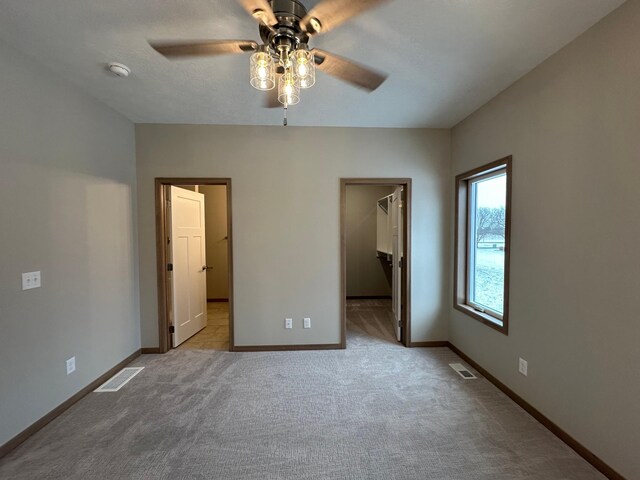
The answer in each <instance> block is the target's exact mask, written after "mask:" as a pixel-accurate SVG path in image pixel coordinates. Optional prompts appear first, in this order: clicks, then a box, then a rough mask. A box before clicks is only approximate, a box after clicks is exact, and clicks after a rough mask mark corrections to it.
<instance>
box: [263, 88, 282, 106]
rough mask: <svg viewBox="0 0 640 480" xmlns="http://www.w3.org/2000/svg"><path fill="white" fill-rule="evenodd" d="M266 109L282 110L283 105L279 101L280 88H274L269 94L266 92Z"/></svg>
mask: <svg viewBox="0 0 640 480" xmlns="http://www.w3.org/2000/svg"><path fill="white" fill-rule="evenodd" d="M265 93H266V95H265V97H264V104H263V105H262V106H263V107H264V108H282V104H281V103H280V101H279V100H278V87H277V86H276V87H275V88H272V89H271V90H269V91H268V92H265Z"/></svg>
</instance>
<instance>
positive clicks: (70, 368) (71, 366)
mask: <svg viewBox="0 0 640 480" xmlns="http://www.w3.org/2000/svg"><path fill="white" fill-rule="evenodd" d="M75 371H76V357H71V358H70V359H69V360H67V375H71V374H72V373H73V372H75Z"/></svg>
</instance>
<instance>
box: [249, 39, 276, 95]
mask: <svg viewBox="0 0 640 480" xmlns="http://www.w3.org/2000/svg"><path fill="white" fill-rule="evenodd" d="M249 75H250V78H251V80H250V82H251V86H252V87H253V88H255V89H257V90H272V89H273V88H274V87H275V86H276V78H275V77H276V75H275V63H274V61H273V58H271V54H270V53H269V52H268V50H266V48H262V47H261V48H260V50H258V51H257V52H255V53H254V54H252V55H251V62H250V66H249Z"/></svg>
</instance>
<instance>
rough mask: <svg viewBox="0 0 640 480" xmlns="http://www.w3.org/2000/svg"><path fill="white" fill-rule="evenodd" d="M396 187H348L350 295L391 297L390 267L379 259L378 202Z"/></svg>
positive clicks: (348, 271) (347, 226)
mask: <svg viewBox="0 0 640 480" xmlns="http://www.w3.org/2000/svg"><path fill="white" fill-rule="evenodd" d="M393 190H394V188H393V187H376V186H371V185H348V186H347V214H346V228H347V231H346V236H347V296H376V295H391V276H390V275H391V267H390V266H389V264H388V263H387V261H386V259H385V260H382V261H381V260H380V259H379V258H377V256H376V252H377V249H376V243H377V241H376V240H377V208H378V207H377V205H378V199H380V198H382V197H384V196H386V195H389V194H390V193H393Z"/></svg>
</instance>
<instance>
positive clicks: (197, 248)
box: [170, 186, 207, 347]
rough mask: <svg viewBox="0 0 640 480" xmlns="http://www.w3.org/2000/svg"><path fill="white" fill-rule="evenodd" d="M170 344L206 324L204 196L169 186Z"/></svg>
mask: <svg viewBox="0 0 640 480" xmlns="http://www.w3.org/2000/svg"><path fill="white" fill-rule="evenodd" d="M170 219H171V241H170V244H171V263H172V264H173V274H172V276H171V277H172V282H171V283H172V293H173V294H172V326H173V347H177V346H178V345H180V344H181V343H182V342H184V341H185V340H187V339H188V338H189V337H191V336H193V335H195V334H196V333H198V332H199V331H200V330H202V329H203V328H204V327H206V326H207V276H206V269H205V265H206V255H205V253H206V252H205V245H206V243H205V228H204V225H205V223H204V195H203V194H201V193H197V192H192V191H189V190H185V189H184V188H179V187H174V186H172V187H171V210H170Z"/></svg>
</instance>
